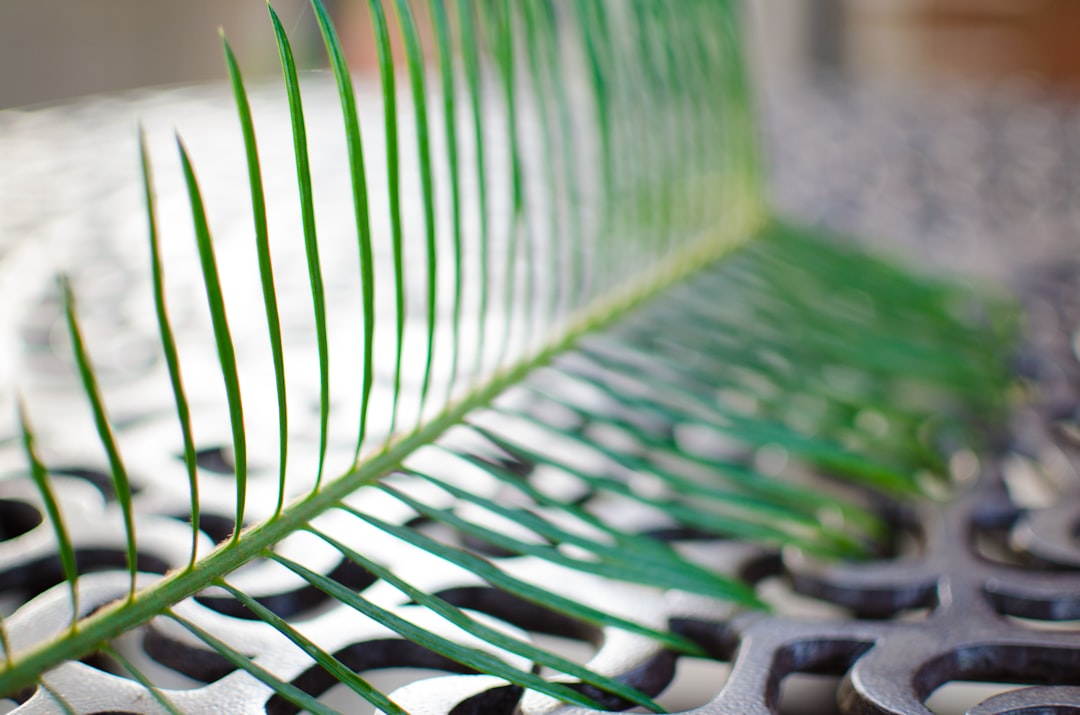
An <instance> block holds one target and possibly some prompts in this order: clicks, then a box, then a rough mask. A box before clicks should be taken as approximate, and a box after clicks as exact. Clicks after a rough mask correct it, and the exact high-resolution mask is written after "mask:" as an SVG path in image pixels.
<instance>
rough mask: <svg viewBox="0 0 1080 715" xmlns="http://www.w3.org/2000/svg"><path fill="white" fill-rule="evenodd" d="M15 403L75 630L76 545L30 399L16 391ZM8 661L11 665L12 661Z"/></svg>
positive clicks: (24, 444)
mask: <svg viewBox="0 0 1080 715" xmlns="http://www.w3.org/2000/svg"><path fill="white" fill-rule="evenodd" d="M15 404H16V408H17V410H18V415H19V429H20V430H21V431H22V441H23V450H24V451H25V453H26V461H27V462H28V463H29V465H30V478H31V479H33V480H34V485H35V486H36V487H37V489H38V493H39V494H41V501H42V502H44V504H45V513H46V514H47V515H48V517H49V524H50V525H51V526H52V529H53V533H54V534H55V535H56V543H57V545H58V547H59V549H60V565H61V567H62V568H63V570H64V580H65V581H67V583H68V588H69V589H70V591H71V630H72V631H75V628H76V624H77V623H78V621H79V592H78V589H77V588H76V586H75V582H76V581H77V580H78V578H79V569H78V564H77V563H76V561H75V549H74V548H73V547H72V545H71V537H70V536H69V535H68V531H67V526H66V525H65V524H64V518H63V516H62V515H61V514H60V507H59V506H57V504H56V496H55V495H54V494H53V491H52V487H51V486H50V485H49V478H48V474H47V472H46V470H45V465H43V464H42V462H41V460H40V459H39V458H38V456H37V452H36V450H35V449H34V432H33V430H32V429H31V428H30V420H29V418H28V417H27V414H26V403H25V402H24V401H23V397H22V395H21V394H19V393H16V395H15ZM7 665H8V666H9V667H10V665H11V662H10V661H8V663H7Z"/></svg>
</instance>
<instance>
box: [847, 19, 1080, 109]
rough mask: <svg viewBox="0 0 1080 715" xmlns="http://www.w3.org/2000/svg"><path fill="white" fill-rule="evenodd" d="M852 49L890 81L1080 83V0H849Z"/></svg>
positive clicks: (857, 62)
mask: <svg viewBox="0 0 1080 715" xmlns="http://www.w3.org/2000/svg"><path fill="white" fill-rule="evenodd" d="M844 5H845V12H846V15H847V23H848V27H849V32H847V33H846V40H845V43H846V54H847V56H848V57H849V58H850V60H851V67H852V69H853V70H855V71H856V72H858V73H862V74H864V75H869V76H872V77H875V78H877V79H880V80H883V81H888V82H899V83H912V82H915V83H926V82H934V81H940V80H945V81H950V82H954V81H958V80H961V81H962V80H969V81H971V80H973V81H976V82H984V81H988V80H989V81H998V80H1002V79H1006V80H1028V81H1031V82H1034V83H1037V84H1039V85H1042V86H1048V87H1057V88H1061V89H1068V90H1074V91H1075V90H1078V89H1080V2H1077V0H844Z"/></svg>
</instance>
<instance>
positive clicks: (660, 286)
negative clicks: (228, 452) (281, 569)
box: [0, 180, 770, 695]
mask: <svg viewBox="0 0 1080 715" xmlns="http://www.w3.org/2000/svg"><path fill="white" fill-rule="evenodd" d="M717 196H727V197H730V198H729V199H728V204H729V205H728V210H727V212H726V215H725V221H724V224H723V225H722V226H718V227H714V228H713V229H712V230H710V231H708V232H706V233H704V234H702V235H700V236H699V237H698V238H697V239H695V240H692V241H690V242H688V244H687V245H686V246H684V247H683V248H681V249H679V250H678V251H676V252H674V253H673V254H672V255H671V256H669V257H668V258H667V259H665V260H663V261H661V262H659V263H658V264H657V265H656V266H654V268H653V269H652V270H650V271H648V272H647V273H646V274H645V275H644V276H643V277H642V278H641V279H640V280H639V281H637V282H636V283H635V285H633V286H630V287H629V288H622V289H618V290H616V291H614V292H613V293H612V294H611V295H609V296H607V297H606V298H602V299H598V300H596V301H594V303H593V304H592V306H591V307H589V308H588V309H587V310H586V311H584V312H583V313H581V314H580V315H579V316H578V317H577V318H576V319H575V320H573V321H571V322H570V323H569V324H568V327H567V329H566V330H565V332H563V333H562V334H561V335H560V336H559V337H558V338H556V339H555V340H553V341H552V342H551V343H549V344H548V345H547V346H546V347H543V348H541V349H539V350H538V351H537V352H535V353H533V354H531V355H529V356H526V357H524V358H522V359H521V360H519V361H518V362H516V363H514V364H512V365H510V366H509V367H507V368H504V369H503V370H501V371H498V372H496V373H495V374H493V375H492V376H491V377H490V378H488V379H487V381H485V382H484V383H482V384H481V385H479V386H478V387H477V388H476V389H475V390H473V391H472V392H471V393H469V394H468V395H467V396H466V397H464V398H463V399H461V400H460V401H458V402H455V403H451V404H449V405H448V406H447V407H446V408H445V409H444V410H443V411H442V412H441V413H439V414H438V415H437V416H436V417H434V418H433V419H431V420H430V421H428V422H426V423H422V424H421V425H420V426H419V427H417V428H416V429H415V430H414V431H412V432H411V433H408V434H406V435H403V436H401V437H399V438H396V439H393V440H392V441H391V442H390V443H389V444H388V445H387V446H386V447H384V448H382V449H381V450H380V451H379V452H377V453H374V454H371V455H370V456H368V457H367V458H365V459H363V460H362V461H361V462H360V463H359V464H358V465H357V466H356V467H354V468H353V469H351V470H349V471H348V472H346V473H345V474H342V475H341V476H339V477H337V478H336V479H334V480H332V481H329V482H327V483H326V484H325V485H324V486H323V487H322V488H321V489H320V490H319V491H318V492H317V493H314V494H310V495H307V496H304V497H301V498H299V499H297V500H295V501H293V502H292V503H290V504H289V505H288V506H287V507H286V508H285V509H283V510H282V511H281V513H280V514H279V515H278V516H276V517H274V518H271V519H268V520H266V521H263V522H260V523H258V524H256V525H254V526H252V527H250V528H249V529H247V530H246V531H244V532H243V533H242V534H241V536H240V538H239V539H237V540H230V541H226V542H223V543H222V544H221V545H219V546H218V547H217V548H216V549H214V550H213V551H212V552H210V554H209V555H207V556H206V557H205V558H203V559H201V560H199V561H198V562H196V564H195V566H194V568H187V569H184V570H182V571H176V572H173V573H171V574H167V575H166V576H165V577H164V578H162V580H160V581H158V582H157V583H155V584H153V585H151V586H148V587H146V588H144V589H142V590H140V591H138V592H136V594H135V597H134V599H132V600H128V599H126V598H125V599H122V600H119V601H116V602H114V603H112V604H110V605H108V606H105V607H103V608H100V609H98V610H97V611H95V612H94V613H93V615H91V616H88V617H87V618H85V619H83V620H81V621H79V623H78V625H77V628H76V629H75V630H73V631H72V630H68V631H65V632H64V633H63V634H62V635H60V636H59V637H57V638H55V639H53V640H51V641H47V642H45V643H43V644H41V645H39V646H37V647H35V648H31V649H29V650H27V651H24V652H22V653H16V654H15V658H14V659H12V660H11V661H9V662H8V665H7V667H6V668H5V669H4V670H3V671H0V695H3V694H10V693H14V692H17V691H19V690H21V689H24V688H27V687H30V686H33V685H34V684H35V683H36V682H37V681H38V678H39V677H40V675H41V674H42V673H44V672H45V671H47V670H49V669H51V668H54V667H56V666H58V665H60V664H62V663H64V662H66V661H69V660H75V659H78V658H82V657H84V656H86V655H88V654H90V653H93V652H94V651H96V650H98V649H100V648H101V647H102V646H103V645H104V644H106V643H108V642H109V641H111V640H112V639H114V638H116V637H118V636H120V635H121V634H123V633H125V632H127V631H129V630H131V629H133V628H135V627H137V626H139V625H142V624H144V623H147V622H148V621H150V620H151V619H153V618H154V617H156V616H158V615H160V614H161V613H162V612H164V611H165V610H166V609H168V608H169V607H171V606H173V605H175V604H176V603H179V602H180V601H182V600H184V599H185V598H188V597H190V596H193V595H195V594H196V593H198V592H200V591H202V590H204V589H206V588H208V587H210V586H211V585H213V583H214V581H215V580H217V579H219V578H222V577H224V576H225V575H227V574H229V573H231V572H232V571H234V570H236V569H237V568H239V567H240V566H242V565H244V564H245V563H247V562H248V561H251V560H252V559H254V558H257V557H258V556H260V555H261V554H262V553H263V551H264V550H266V549H268V548H270V547H271V546H273V545H274V544H276V543H278V542H279V541H281V540H282V539H284V538H285V537H287V536H288V535H290V534H292V533H293V532H295V531H297V530H298V529H300V528H301V527H302V526H303V525H304V524H306V523H308V522H309V521H311V520H312V519H314V518H315V517H317V516H319V515H320V514H322V513H323V512H325V511H327V510H328V509H330V508H332V507H333V506H334V505H335V504H337V503H338V502H339V501H340V500H342V499H343V498H344V497H346V496H348V495H349V494H351V493H353V492H355V491H356V490H357V489H359V488H361V487H363V486H364V485H367V484H370V483H372V482H374V481H376V480H378V479H380V478H381V477H383V476H385V475H387V474H389V473H391V472H393V471H394V470H395V469H397V468H398V467H399V466H400V465H401V463H402V461H403V460H404V459H405V458H406V457H408V456H409V455H410V454H411V453H412V452H414V451H415V450H416V449H418V448H420V447H422V446H424V445H426V444H430V443H431V442H433V441H435V440H436V439H438V437H439V436H440V435H442V434H443V433H444V432H445V431H446V430H448V429H449V428H450V427H453V426H454V425H456V424H458V423H459V422H461V420H462V419H463V418H464V417H465V416H466V414H468V413H469V412H471V411H472V410H475V409H477V408H480V407H483V406H484V405H487V404H488V403H490V402H491V400H493V399H494V398H495V397H496V396H497V395H499V394H500V393H501V392H503V391H504V390H505V389H506V388H508V387H510V386H511V385H514V384H515V383H517V382H520V381H521V380H522V379H523V378H524V377H525V376H526V375H527V374H528V373H529V372H530V371H532V370H534V369H535V368H537V367H539V366H541V365H544V364H545V363H547V362H548V361H550V360H551V359H552V358H553V357H554V356H555V355H557V354H559V353H561V352H564V351H565V350H567V349H568V348H569V347H571V346H572V345H573V343H574V342H575V341H576V340H577V339H578V338H579V337H581V336H582V335H583V334H585V333H589V332H593V331H595V330H598V329H601V328H603V327H605V326H607V325H609V324H611V323H613V322H615V321H617V320H618V319H619V318H620V317H621V316H623V315H624V314H626V313H627V312H628V311H630V310H632V309H633V308H635V307H636V306H638V305H640V304H641V303H643V302H645V301H647V300H649V299H650V298H652V297H654V296H656V295H657V294H658V293H660V292H661V291H663V290H664V289H665V288H667V287H669V286H671V285H673V284H675V283H678V282H680V281H682V280H684V279H686V278H687V277H689V276H690V275H691V274H693V273H696V272H697V271H699V270H701V269H702V268H704V267H706V266H708V265H710V264H712V263H713V262H715V261H717V260H719V259H720V258H722V257H723V256H724V255H726V254H727V253H729V252H730V251H731V250H733V249H734V248H736V247H737V246H739V245H741V244H742V243H743V242H745V241H747V240H750V239H753V238H754V237H755V236H757V235H758V234H759V233H760V232H761V231H762V229H764V228H765V227H766V225H767V224H768V223H769V220H770V219H769V214H768V212H767V210H766V208H765V204H764V201H763V200H762V197H761V195H760V193H759V192H758V191H757V185H756V184H754V183H750V182H744V181H737V180H732V181H730V182H729V183H728V184H727V185H726V186H722V187H718V191H717Z"/></svg>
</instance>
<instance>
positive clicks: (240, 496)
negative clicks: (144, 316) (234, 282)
mask: <svg viewBox="0 0 1080 715" xmlns="http://www.w3.org/2000/svg"><path fill="white" fill-rule="evenodd" d="M176 145H177V147H178V149H179V151H180V163H181V164H182V166H183V169H184V181H185V183H186V184H187V190H188V198H189V200H190V202H191V217H192V221H193V222H194V225H195V243H196V245H197V247H198V249H199V262H200V269H201V271H202V276H203V285H204V286H205V288H206V302H207V304H208V306H209V308H210V322H211V324H212V326H213V330H214V342H215V343H216V346H217V353H218V363H219V365H220V367H221V377H222V380H223V381H224V383H225V397H226V399H227V400H228V403H229V423H230V426H231V429H232V437H233V457H234V461H235V465H236V525H235V527H234V530H233V535H232V542H233V543H236V542H237V541H238V540H239V538H240V531H241V529H243V526H244V507H245V504H246V500H247V435H246V433H245V431H244V405H243V401H242V400H241V398H240V375H239V372H238V370H237V367H236V349H235V347H234V346H233V340H232V333H231V332H230V331H229V321H228V318H227V316H226V315H225V298H224V296H223V295H222V292H221V279H220V277H219V276H218V269H217V260H216V258H215V257H214V246H213V241H212V239H211V237H210V226H209V225H208V224H207V221H206V209H205V207H204V205H203V200H202V194H201V192H200V191H199V182H198V180H197V179H196V178H195V170H194V169H193V168H192V166H191V159H190V157H189V156H188V152H187V149H186V148H185V147H184V142H183V140H182V139H181V138H180V134H179V133H177V134H176Z"/></svg>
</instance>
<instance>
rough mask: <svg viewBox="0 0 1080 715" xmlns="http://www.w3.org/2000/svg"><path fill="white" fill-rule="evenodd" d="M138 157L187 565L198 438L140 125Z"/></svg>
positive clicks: (195, 539)
mask: <svg viewBox="0 0 1080 715" xmlns="http://www.w3.org/2000/svg"><path fill="white" fill-rule="evenodd" d="M139 158H140V160H141V164H142V175H143V191H144V193H145V198H146V215H147V224H148V225H147V235H148V237H149V240H150V274H151V279H152V282H153V289H154V313H155V315H156V316H157V323H158V335H159V337H160V339H161V349H162V352H163V353H164V355H165V364H166V366H167V368H168V371H169V382H170V385H171V387H172V393H173V402H174V403H175V404H176V417H177V420H178V421H179V422H180V432H181V435H182V436H183V441H184V467H185V469H186V471H187V477H188V495H189V498H190V502H191V557H190V559H189V560H188V567H189V568H193V567H194V566H195V559H196V557H197V555H198V549H199V523H200V519H199V481H198V474H197V472H196V457H195V439H194V437H193V435H192V429H191V410H190V409H189V407H188V400H187V394H186V393H185V392H184V384H183V382H182V380H181V378H180V357H179V354H178V352H177V349H176V339H175V337H174V336H173V329H172V325H171V324H170V323H169V313H168V310H167V309H166V307H165V279H164V275H163V273H164V271H163V270H162V266H161V249H160V245H159V242H158V229H157V212H156V210H155V208H154V184H153V178H152V173H151V169H150V154H149V150H148V149H147V146H146V134H145V133H144V132H143V127H142V125H141V124H140V125H139Z"/></svg>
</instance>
